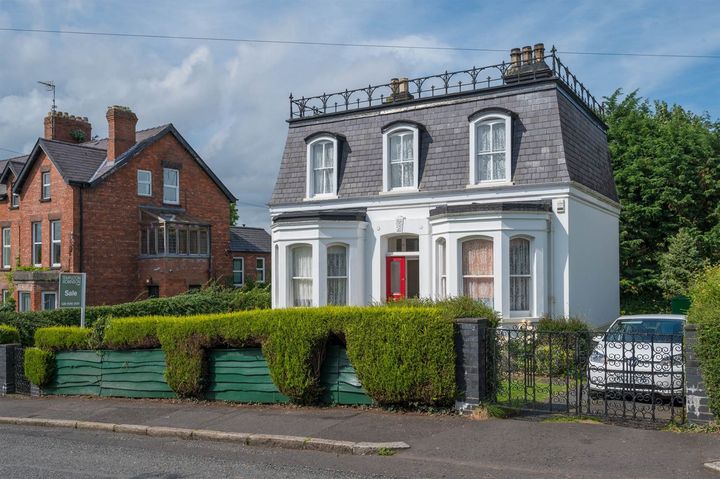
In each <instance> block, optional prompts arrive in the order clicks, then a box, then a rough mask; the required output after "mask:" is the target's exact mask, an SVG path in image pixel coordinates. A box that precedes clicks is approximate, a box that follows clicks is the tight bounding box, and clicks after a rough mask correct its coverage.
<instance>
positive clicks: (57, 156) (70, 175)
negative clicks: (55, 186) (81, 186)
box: [38, 138, 107, 183]
mask: <svg viewBox="0 0 720 479" xmlns="http://www.w3.org/2000/svg"><path fill="white" fill-rule="evenodd" d="M38 143H39V145H40V147H41V148H42V149H43V151H44V152H45V153H46V154H47V155H48V156H49V157H50V159H51V160H52V162H53V163H55V166H56V167H57V169H58V171H59V172H60V174H61V175H62V177H63V178H64V179H65V181H67V182H71V181H72V182H81V183H85V182H87V181H88V180H89V179H90V178H92V176H93V174H94V173H95V171H97V169H98V167H99V166H100V165H101V164H102V163H103V161H105V156H106V155H107V151H105V150H100V149H98V148H92V147H88V146H84V145H74V144H72V143H65V142H63V141H55V140H46V139H44V138H42V139H40V140H39V141H38Z"/></svg>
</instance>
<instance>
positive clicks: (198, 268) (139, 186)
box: [0, 106, 236, 310]
mask: <svg viewBox="0 0 720 479" xmlns="http://www.w3.org/2000/svg"><path fill="white" fill-rule="evenodd" d="M106 117H107V120H108V138H106V139H101V140H93V139H92V136H91V133H92V130H91V125H90V123H89V122H88V121H87V118H81V117H75V116H71V115H68V114H67V113H55V114H52V113H50V114H48V116H47V117H46V118H45V134H44V137H43V138H40V139H38V141H37V143H36V144H35V146H34V148H33V149H32V152H31V153H30V154H29V155H27V156H26V157H18V158H11V159H9V160H4V162H2V163H0V168H1V171H2V173H1V174H0V184H1V185H2V186H0V228H1V229H0V240H1V243H0V247H1V253H2V254H1V256H0V267H2V269H3V270H4V271H5V272H6V273H10V275H3V276H2V277H0V288H2V291H3V295H4V296H7V295H8V294H10V293H11V292H12V294H13V295H14V298H15V300H16V301H17V304H18V308H19V309H21V310H28V309H29V310H37V309H44V308H52V307H54V305H55V301H56V299H57V298H56V291H57V280H58V275H59V272H61V271H65V272H85V273H87V304H88V305H99V304H114V303H121V302H126V301H132V300H135V299H138V298H144V297H148V296H168V295H173V294H178V293H181V292H184V291H187V290H189V289H193V288H195V287H199V286H200V285H202V284H204V283H206V282H208V281H209V280H212V279H221V280H224V281H229V278H230V277H231V274H232V262H231V261H230V256H229V254H228V246H229V243H230V218H229V210H228V208H229V204H230V203H234V202H235V201H236V200H235V197H234V196H233V195H232V193H230V191H229V190H228V189H227V188H226V187H225V185H223V183H222V182H221V181H220V179H219V178H218V177H217V176H215V174H214V173H213V172H212V170H211V169H210V168H209V167H208V165H207V164H206V163H205V162H204V161H203V160H202V159H201V158H200V156H199V155H198V154H197V153H196V152H195V151H194V150H193V149H192V147H191V146H190V145H189V144H188V143H187V141H185V139H184V138H183V137H182V135H180V133H179V132H178V131H177V130H176V129H175V127H174V126H173V125H172V124H167V125H163V126H158V127H155V128H150V129H147V130H141V131H136V130H135V126H136V123H137V117H136V116H135V114H134V113H133V112H132V111H131V110H130V109H129V108H126V107H120V106H113V107H110V108H108V110H107V115H106ZM29 269H32V270H29ZM8 276H9V277H11V278H12V284H10V282H9V281H8V280H7V279H6V278H7V277H8Z"/></svg>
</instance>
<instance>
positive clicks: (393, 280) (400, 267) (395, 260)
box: [385, 256, 406, 301]
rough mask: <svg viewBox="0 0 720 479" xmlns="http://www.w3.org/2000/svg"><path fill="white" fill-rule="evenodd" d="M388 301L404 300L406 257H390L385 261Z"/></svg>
mask: <svg viewBox="0 0 720 479" xmlns="http://www.w3.org/2000/svg"><path fill="white" fill-rule="evenodd" d="M385 273H386V275H387V276H386V281H385V284H386V289H387V300H388V301H395V300H398V299H403V298H404V297H405V295H406V289H405V257H404V256H388V257H387V259H386V260H385Z"/></svg>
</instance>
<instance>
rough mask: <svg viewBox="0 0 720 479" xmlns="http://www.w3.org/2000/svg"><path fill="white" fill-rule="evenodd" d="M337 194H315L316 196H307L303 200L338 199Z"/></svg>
mask: <svg viewBox="0 0 720 479" xmlns="http://www.w3.org/2000/svg"><path fill="white" fill-rule="evenodd" d="M337 197H338V196H337V195H315V196H306V197H305V198H303V201H323V200H336V199H337Z"/></svg>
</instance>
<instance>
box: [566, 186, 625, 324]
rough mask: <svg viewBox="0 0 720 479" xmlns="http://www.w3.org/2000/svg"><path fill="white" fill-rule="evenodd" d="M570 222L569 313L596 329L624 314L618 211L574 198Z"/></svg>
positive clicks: (569, 208) (570, 206)
mask: <svg viewBox="0 0 720 479" xmlns="http://www.w3.org/2000/svg"><path fill="white" fill-rule="evenodd" d="M568 213H569V222H570V230H569V231H570V242H569V244H570V258H569V273H570V276H569V281H568V285H569V289H570V291H569V311H568V315H571V316H579V317H580V318H582V319H584V320H585V321H587V322H588V323H590V324H592V325H593V326H603V325H606V324H607V323H609V322H610V321H612V320H614V319H616V318H617V317H618V315H619V313H620V287H619V281H620V258H619V254H620V249H619V248H620V246H619V241H620V238H619V220H618V215H617V210H615V211H613V210H610V209H607V208H602V207H600V206H598V205H597V204H595V203H591V202H586V201H583V200H582V199H581V198H580V197H572V198H571V199H570V204H569V207H568Z"/></svg>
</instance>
